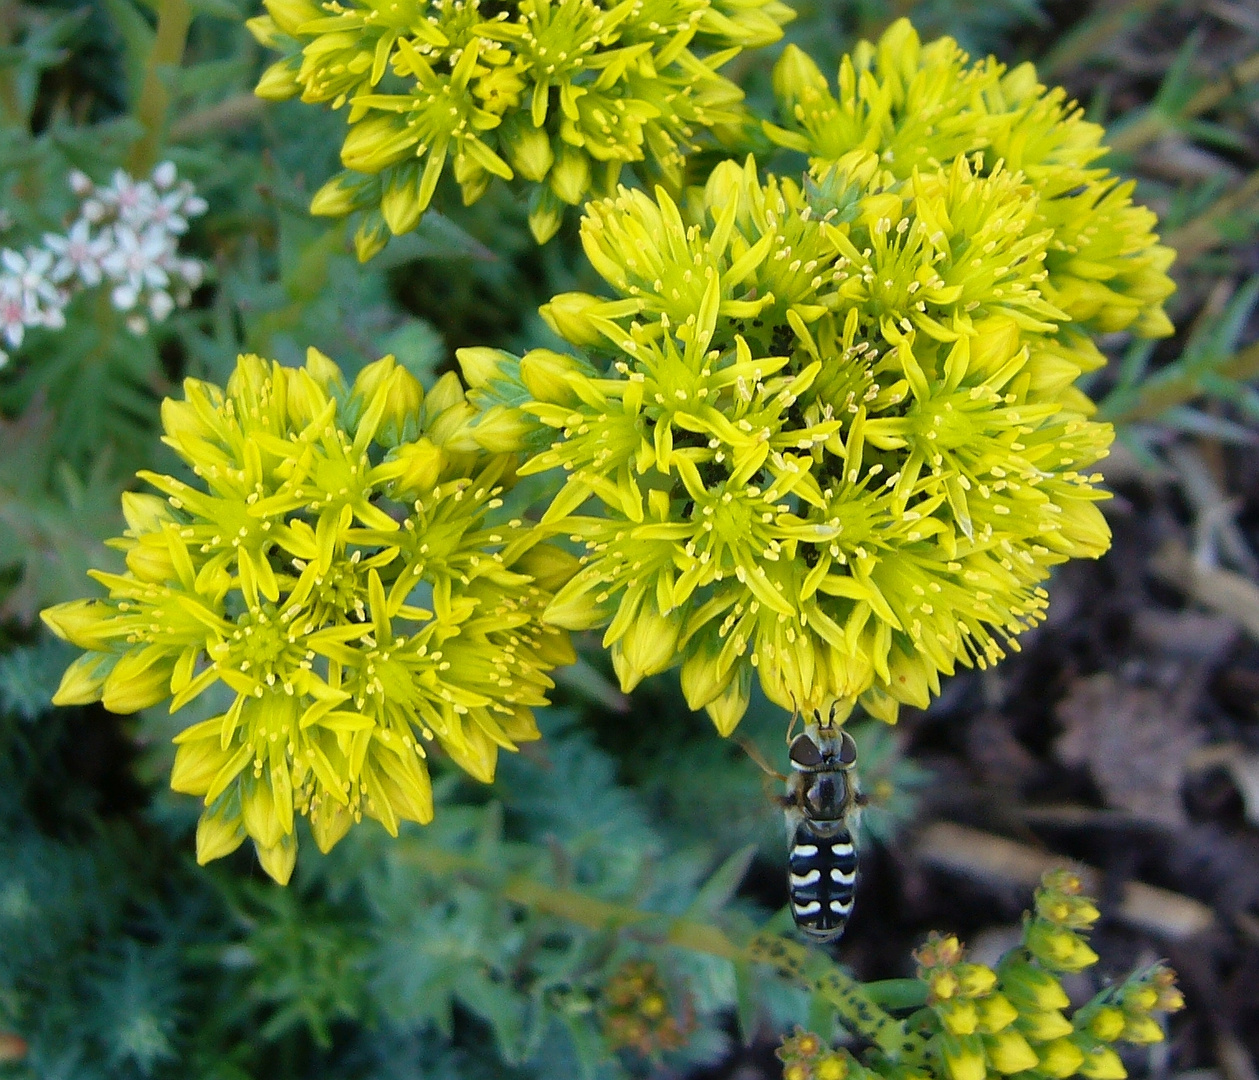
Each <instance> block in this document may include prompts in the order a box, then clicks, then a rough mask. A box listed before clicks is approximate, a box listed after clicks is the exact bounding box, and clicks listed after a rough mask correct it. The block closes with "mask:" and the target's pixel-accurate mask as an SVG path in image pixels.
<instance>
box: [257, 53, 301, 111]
mask: <svg viewBox="0 0 1259 1080" xmlns="http://www.w3.org/2000/svg"><path fill="white" fill-rule="evenodd" d="M300 67H301V63H300V61H294V60H280V61H278V62H276V63H274V64H272V65H271V66H270V67H268V68H267V70H266V71H264V72H263V73H262V77H261V78H260V79H259V80H258V85H257V86H255V87H254V94H255V95H256V96H258V97H260V98H263V99H265V100H266V101H288V99H289V98H291V97H296V96H297V95H298V94H300V93H301V90H302V84H301V83H299V82H298V81H297V72H298V70H299V69H300Z"/></svg>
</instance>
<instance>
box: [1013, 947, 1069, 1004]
mask: <svg viewBox="0 0 1259 1080" xmlns="http://www.w3.org/2000/svg"><path fill="white" fill-rule="evenodd" d="M1001 990H1002V993H1004V994H1005V995H1006V997H1008V998H1009V999H1010V1000H1011V1001H1012V1002H1014V1004H1015V1005H1016V1006H1017V1007H1018V1008H1019V1011H1020V1012H1023V1011H1026V1010H1028V1009H1037V1010H1045V1011H1048V1010H1054V1009H1065V1008H1067V1006H1069V1005H1070V1004H1071V999H1070V998H1069V997H1067V992H1066V991H1065V990H1063V988H1062V983H1060V982H1059V981H1058V980H1057V979H1056V978H1054V976H1053V975H1051V974H1050V973H1049V972H1048V971H1046V970H1045V969H1044V968H1040V967H1037V966H1036V965H1035V964H1032V963H1029V962H1028V961H1026V960H1021V959H1015V960H1010V961H1006V962H1004V963H1003V964H1002V965H1001Z"/></svg>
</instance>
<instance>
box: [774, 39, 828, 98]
mask: <svg viewBox="0 0 1259 1080" xmlns="http://www.w3.org/2000/svg"><path fill="white" fill-rule="evenodd" d="M773 84H774V94H775V96H776V97H778V98H779V100H781V101H782V102H783V104H784V105H785V106H786V109H787V111H788V112H790V111H791V110H792V109H794V108H795V105H796V102H797V101H799V100H800V99H801V98H802V97H803V96H804V95H806V94H808V93H810V92H812V93H813V94H828V95H829V90H828V89H827V85H826V76H825V75H823V74H822V72H821V70H820V69H819V68H818V66H817V64H816V63H815V62H814V60H813V58H812V57H811V56H809V54H808V53H806V52H805V51H804V50H803V49H800V48H798V47H797V46H795V45H788V46H787V47H786V48H785V49H783V51H782V56H780V57H779V58H778V63H776V64H775V65H774V76H773Z"/></svg>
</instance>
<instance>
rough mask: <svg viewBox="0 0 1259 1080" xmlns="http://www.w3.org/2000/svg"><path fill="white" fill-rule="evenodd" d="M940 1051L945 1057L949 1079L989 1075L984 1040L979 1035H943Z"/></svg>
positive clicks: (968, 1079)
mask: <svg viewBox="0 0 1259 1080" xmlns="http://www.w3.org/2000/svg"><path fill="white" fill-rule="evenodd" d="M940 1053H941V1056H942V1057H943V1058H944V1067H945V1069H946V1070H947V1072H948V1074H949V1080H984V1077H986V1076H987V1075H988V1064H987V1060H986V1059H985V1056H984V1041H983V1039H982V1037H980V1036H979V1035H967V1036H963V1037H962V1038H958V1037H957V1036H953V1035H947V1034H946V1035H941V1036H940Z"/></svg>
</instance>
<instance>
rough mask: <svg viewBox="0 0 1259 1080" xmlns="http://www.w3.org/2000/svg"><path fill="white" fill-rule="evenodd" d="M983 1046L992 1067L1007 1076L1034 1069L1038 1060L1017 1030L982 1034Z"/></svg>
mask: <svg viewBox="0 0 1259 1080" xmlns="http://www.w3.org/2000/svg"><path fill="white" fill-rule="evenodd" d="M984 1048H985V1050H986V1051H987V1054H988V1061H989V1062H990V1063H991V1064H992V1067H993V1068H994V1069H996V1070H997V1072H999V1073H1005V1074H1006V1075H1007V1076H1008V1075H1010V1074H1011V1073H1016V1072H1023V1071H1024V1070H1025V1069H1034V1068H1035V1067H1036V1065H1037V1064H1038V1062H1039V1059H1038V1058H1037V1056H1036V1052H1035V1051H1034V1050H1033V1049H1032V1048H1031V1047H1030V1046H1029V1045H1028V1042H1027V1040H1026V1039H1025V1038H1023V1036H1022V1035H1020V1034H1019V1033H1018V1032H1017V1031H1013V1030H1006V1031H1002V1032H998V1033H997V1034H996V1035H986V1036H984Z"/></svg>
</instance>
